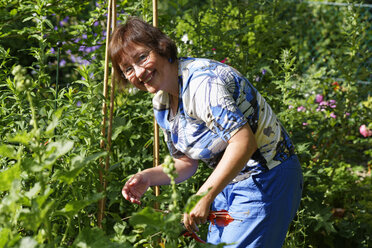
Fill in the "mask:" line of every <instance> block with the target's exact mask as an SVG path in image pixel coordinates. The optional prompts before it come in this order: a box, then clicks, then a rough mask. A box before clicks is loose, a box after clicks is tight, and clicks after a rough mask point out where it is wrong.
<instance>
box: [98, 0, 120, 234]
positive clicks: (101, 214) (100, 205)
mask: <svg viewBox="0 0 372 248" xmlns="http://www.w3.org/2000/svg"><path fill="white" fill-rule="evenodd" d="M107 8H108V11H107V12H108V13H107V29H106V30H107V31H106V51H105V68H104V79H103V81H104V84H103V96H104V101H103V103H102V115H103V119H102V129H101V134H102V139H101V141H100V147H101V148H102V149H104V148H105V138H106V121H107V118H106V116H107V103H106V99H107V93H108V78H109V75H108V72H109V56H108V53H109V51H108V47H109V42H110V37H111V22H112V20H111V18H112V9H114V8H116V4H115V5H113V2H112V0H109V1H108V6H107ZM110 109H111V107H110ZM109 132H110V135H111V131H109ZM108 140H109V139H108ZM110 142H111V138H110ZM110 145H111V144H108V145H107V147H106V150H107V149H110ZM107 152H108V154H107V157H106V165H105V166H104V165H103V161H102V159H101V160H100V171H99V181H100V185H101V187H102V188H100V189H99V190H100V191H101V192H102V191H103V192H104V191H105V190H106V186H107V182H106V179H104V172H106V171H107V168H108V163H109V156H110V154H109V150H108V151H107ZM105 202H106V197H104V198H103V199H101V200H99V202H98V213H97V225H98V227H100V228H102V220H103V218H104V211H105Z"/></svg>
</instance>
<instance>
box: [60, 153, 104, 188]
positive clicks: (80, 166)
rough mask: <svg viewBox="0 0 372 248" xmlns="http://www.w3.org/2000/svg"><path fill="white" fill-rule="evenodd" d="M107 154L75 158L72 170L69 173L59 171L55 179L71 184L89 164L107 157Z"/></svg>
mask: <svg viewBox="0 0 372 248" xmlns="http://www.w3.org/2000/svg"><path fill="white" fill-rule="evenodd" d="M106 154H107V152H99V153H95V154H92V155H90V156H88V157H86V158H83V157H82V156H77V157H74V158H73V159H72V166H71V168H72V169H71V170H69V171H58V172H56V173H55V175H54V177H55V178H57V179H58V180H61V181H63V182H65V183H67V184H71V183H72V182H73V181H74V180H75V179H76V177H77V176H78V175H79V174H80V173H81V172H82V171H83V170H84V168H85V166H86V165H87V164H89V163H90V162H93V161H95V160H97V159H98V158H101V157H103V156H105V155H106Z"/></svg>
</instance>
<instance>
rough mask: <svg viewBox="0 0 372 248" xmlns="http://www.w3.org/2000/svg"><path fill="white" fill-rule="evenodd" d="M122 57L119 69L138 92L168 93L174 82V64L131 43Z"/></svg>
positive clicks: (153, 52)
mask: <svg viewBox="0 0 372 248" xmlns="http://www.w3.org/2000/svg"><path fill="white" fill-rule="evenodd" d="M126 53H127V56H123V58H122V61H121V63H120V69H121V71H122V72H123V74H124V76H125V77H126V78H127V79H128V81H129V82H130V83H131V84H132V85H134V86H135V87H137V88H138V89H140V90H145V91H148V92H150V93H156V92H157V91H159V90H164V91H167V92H169V90H170V87H172V86H173V84H174V80H176V81H175V83H176V85H177V75H178V73H177V66H176V69H175V70H176V72H175V73H176V74H175V75H176V77H175V78H174V76H172V75H174V68H175V67H174V64H171V63H169V61H168V60H167V59H166V58H164V57H162V56H160V55H159V54H158V53H156V52H155V51H153V50H151V49H150V48H148V47H146V46H143V45H138V44H134V43H132V44H131V45H130V46H128V48H127V51H126Z"/></svg>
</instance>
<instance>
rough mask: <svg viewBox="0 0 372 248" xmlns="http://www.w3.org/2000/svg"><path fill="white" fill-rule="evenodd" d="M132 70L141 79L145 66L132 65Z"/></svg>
mask: <svg viewBox="0 0 372 248" xmlns="http://www.w3.org/2000/svg"><path fill="white" fill-rule="evenodd" d="M133 68H134V72H135V73H136V77H137V78H138V79H139V80H141V81H142V79H143V78H142V77H143V76H144V72H145V68H143V67H142V66H138V65H134V66H133Z"/></svg>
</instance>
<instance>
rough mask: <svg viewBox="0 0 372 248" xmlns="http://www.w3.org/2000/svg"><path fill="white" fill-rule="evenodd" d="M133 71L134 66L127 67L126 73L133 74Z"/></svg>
mask: <svg viewBox="0 0 372 248" xmlns="http://www.w3.org/2000/svg"><path fill="white" fill-rule="evenodd" d="M132 71H133V67H131V66H130V67H127V68H126V69H125V74H127V75H128V74H131V73H132Z"/></svg>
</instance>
